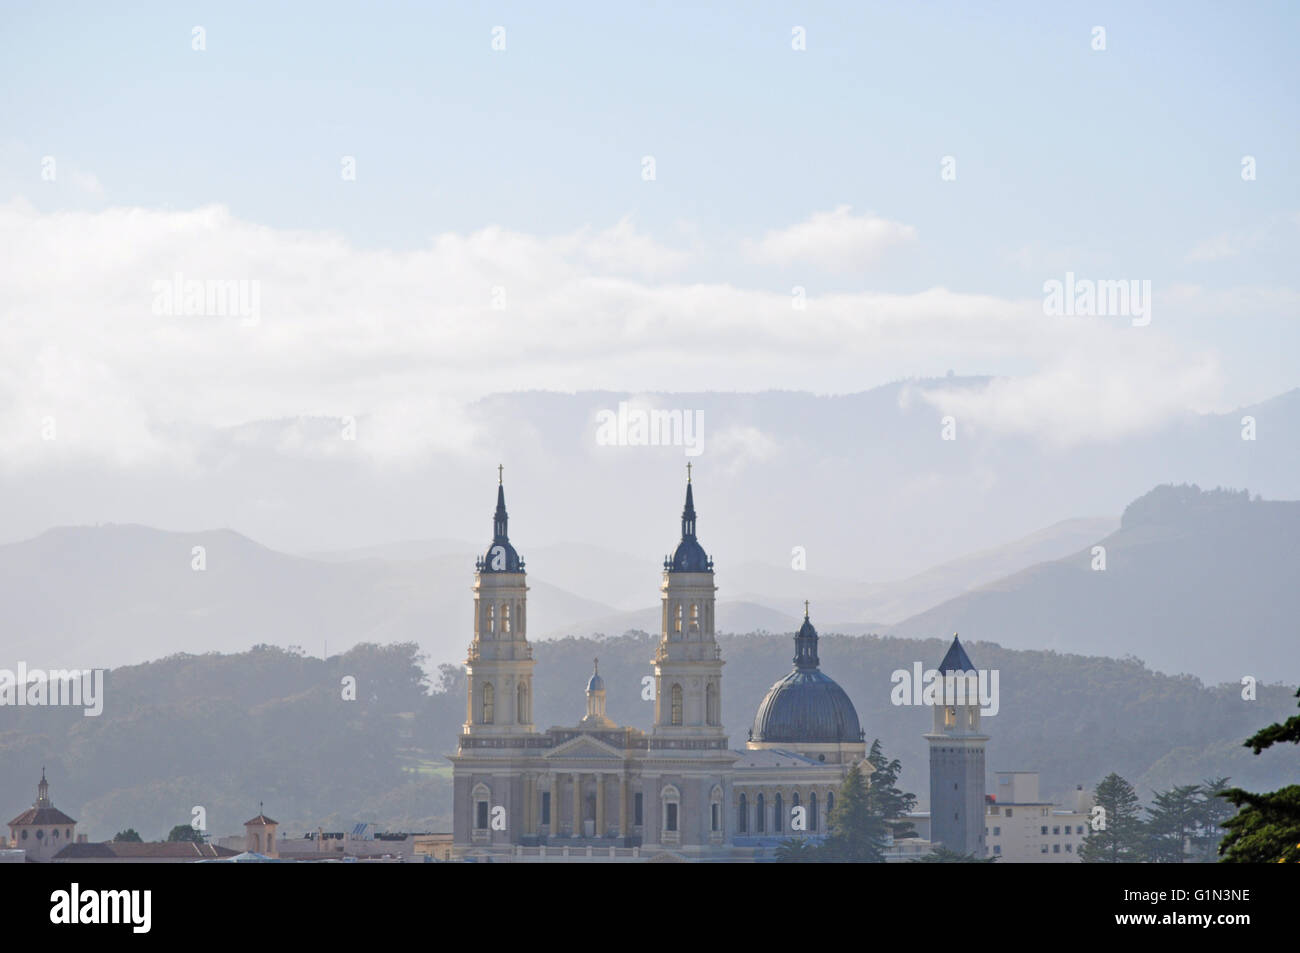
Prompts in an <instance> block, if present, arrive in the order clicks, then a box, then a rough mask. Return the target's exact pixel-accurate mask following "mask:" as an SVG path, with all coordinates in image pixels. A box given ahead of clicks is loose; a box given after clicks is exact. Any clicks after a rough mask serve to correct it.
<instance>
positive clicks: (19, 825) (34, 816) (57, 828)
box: [9, 768, 77, 862]
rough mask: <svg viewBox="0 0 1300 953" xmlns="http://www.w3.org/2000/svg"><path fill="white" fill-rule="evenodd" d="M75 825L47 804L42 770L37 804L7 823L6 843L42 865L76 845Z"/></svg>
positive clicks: (47, 799)
mask: <svg viewBox="0 0 1300 953" xmlns="http://www.w3.org/2000/svg"><path fill="white" fill-rule="evenodd" d="M76 834H77V822H76V821H74V820H73V819H72V818H70V817H68V815H66V814H64V813H63V812H62V811H60V810H59V809H58V808H57V807H55V806H54V802H53V801H51V800H50V783H49V782H48V781H46V780H45V769H44V768H41V780H40V783H39V784H38V785H37V786H36V803H35V804H33V805H32V806H31V807H30V808H28V809H27V810H26V811H24V812H23V813H21V814H19V815H18V816H17V817H15V818H14V819H13V820H12V821H10V822H9V841H10V843H11V844H12V846H13V847H14V848H16V849H18V850H22V851H25V852H26V857H27V859H30V860H34V861H38V862H45V861H50V860H53V859H54V855H55V854H57V853H58V852H59V851H61V850H62V849H63V848H64V847H66V846H67V845H69V844H75V843H76Z"/></svg>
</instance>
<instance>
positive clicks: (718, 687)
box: [654, 464, 725, 747]
mask: <svg viewBox="0 0 1300 953" xmlns="http://www.w3.org/2000/svg"><path fill="white" fill-rule="evenodd" d="M716 591H717V586H715V585H714V584H713V560H712V559H710V558H709V557H708V555H707V554H706V553H705V552H704V547H702V546H701V545H700V543H699V540H698V539H697V538H696V536H695V495H694V492H693V490H692V487H691V477H690V464H687V471H686V506H685V508H684V509H683V510H682V538H681V542H679V543H678V544H677V550H676V551H675V552H674V553H673V555H672V556H670V557H667V558H665V559H664V578H663V584H662V585H661V586H660V594H661V596H662V602H663V616H662V621H661V628H660V639H659V648H658V650H657V651H656V652H655V658H654V667H655V721H654V734H656V735H660V736H676V737H680V738H710V739H722V740H723V741H724V742H725V735H724V732H723V727H722V665H723V662H722V650H721V649H720V648H719V647H718V643H717V642H716V641H715V639H714V633H713V602H714V593H715V592H716ZM724 747H725V744H724Z"/></svg>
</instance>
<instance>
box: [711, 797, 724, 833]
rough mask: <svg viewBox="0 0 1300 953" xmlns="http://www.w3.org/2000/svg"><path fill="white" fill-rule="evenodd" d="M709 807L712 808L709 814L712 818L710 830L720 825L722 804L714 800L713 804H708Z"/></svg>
mask: <svg viewBox="0 0 1300 953" xmlns="http://www.w3.org/2000/svg"><path fill="white" fill-rule="evenodd" d="M709 807H710V808H712V810H711V811H710V814H711V815H712V819H713V827H712V830H715V831H716V830H717V829H718V828H719V827H720V826H721V825H722V817H721V814H722V805H721V804H718V803H717V802H716V801H715V802H714V803H713V804H710V805H709Z"/></svg>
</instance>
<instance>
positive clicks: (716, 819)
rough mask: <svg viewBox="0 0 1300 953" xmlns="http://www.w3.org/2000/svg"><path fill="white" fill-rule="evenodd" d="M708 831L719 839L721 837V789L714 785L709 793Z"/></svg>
mask: <svg viewBox="0 0 1300 953" xmlns="http://www.w3.org/2000/svg"><path fill="white" fill-rule="evenodd" d="M709 830H710V831H712V832H713V833H714V834H716V835H718V836H719V838H720V837H721V835H722V788H720V787H718V786H717V785H716V784H715V785H714V786H713V790H712V791H710V792H709Z"/></svg>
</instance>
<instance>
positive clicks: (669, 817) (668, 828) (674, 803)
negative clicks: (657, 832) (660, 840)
mask: <svg viewBox="0 0 1300 953" xmlns="http://www.w3.org/2000/svg"><path fill="white" fill-rule="evenodd" d="M659 797H660V798H662V800H663V804H664V811H663V822H664V827H663V832H664V833H665V834H676V833H677V832H678V831H679V830H680V828H681V825H680V823H679V822H680V818H679V817H678V811H679V808H680V807H681V802H682V795H681V792H680V791H678V790H677V788H675V787H673V785H671V784H670V785H668V786H667V787H666V788H664V789H663V790H662V791H661V792H659Z"/></svg>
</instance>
